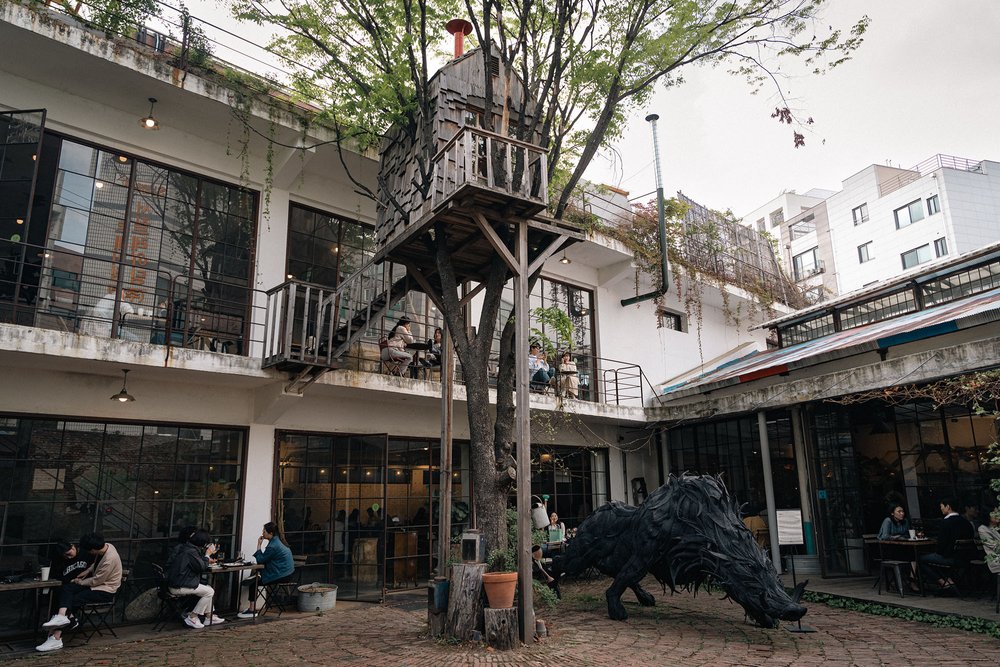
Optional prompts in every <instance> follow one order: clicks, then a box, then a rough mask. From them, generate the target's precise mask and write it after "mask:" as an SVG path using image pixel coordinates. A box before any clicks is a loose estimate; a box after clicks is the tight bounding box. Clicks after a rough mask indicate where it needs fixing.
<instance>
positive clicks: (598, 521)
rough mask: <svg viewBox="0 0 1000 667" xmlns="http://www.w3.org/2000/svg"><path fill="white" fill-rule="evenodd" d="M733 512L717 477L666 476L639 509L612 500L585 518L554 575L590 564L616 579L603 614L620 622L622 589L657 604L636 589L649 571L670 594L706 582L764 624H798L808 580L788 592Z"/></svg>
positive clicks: (735, 509)
mask: <svg viewBox="0 0 1000 667" xmlns="http://www.w3.org/2000/svg"><path fill="white" fill-rule="evenodd" d="M738 509H739V508H738V507H737V505H736V502H735V501H734V500H733V499H732V498H730V496H729V493H728V492H727V491H726V487H725V485H724V484H723V483H722V479H721V478H720V477H712V476H708V475H703V476H697V475H687V474H684V475H682V476H680V477H675V476H674V475H671V476H670V478H669V479H668V480H667V483H666V484H664V485H663V486H661V487H660V488H659V489H657V490H656V491H654V492H653V493H652V494H651V495H650V496H649V498H647V499H646V501H645V502H644V503H642V505H640V506H639V507H633V506H632V505H626V504H625V503H622V502H618V501H615V502H611V503H609V504H607V505H604V506H603V507H601V508H599V509H598V510H597V511H596V512H594V513H593V514H591V515H590V516H589V517H587V518H586V519H585V520H584V521H583V523H581V524H580V527H579V528H578V529H577V532H576V537H575V538H573V539H572V540H570V541H569V542H568V543H567V545H566V552H565V554H564V555H563V556H562V557H557V558H556V559H555V561H554V563H553V570H554V572H555V573H563V574H569V575H574V574H580V573H581V572H584V571H585V570H586V569H587V568H589V567H595V568H597V569H598V570H599V571H600V572H602V573H603V574H605V575H607V576H610V577H614V583H612V584H611V587H610V588H608V590H607V592H606V597H607V599H608V616H610V617H611V618H612V619H614V620H617V621H623V620H625V619H626V618H628V612H626V611H625V606H624V605H623V604H622V601H621V596H622V593H624V592H625V589H626V588H631V589H632V591H633V592H634V593H635V596H636V597H637V598H638V599H639V603H640V604H641V605H643V606H646V607H650V606H653V605H654V604H655V603H656V601H655V600H654V598H653V596H652V595H650V594H649V593H648V592H647V591H645V590H644V589H643V588H642V587H641V585H640V582H641V581H642V579H643V577H645V576H646V574H647V573H649V574H652V575H653V576H654V577H656V579H657V580H658V581H659V582H660V584H662V585H663V586H664V590H666V587H667V586H669V587H670V590H671V591H672V592H677V590H678V589H685V590H692V589H693V590H695V591H697V590H698V588H699V587H700V586H702V585H704V584H705V583H706V582H709V581H710V582H711V583H713V584H714V585H717V586H720V587H721V588H722V589H723V590H725V591H726V595H727V597H729V598H730V599H732V600H735V601H736V602H737V603H738V604H739V605H740V606H742V607H743V609H744V610H746V613H747V615H748V616H749V617H750V618H752V619H753V620H754V621H755V622H756V623H757V624H758V625H760V626H762V627H767V628H772V627H776V625H777V623H778V620H779V619H780V620H786V621H797V620H799V619H800V618H802V616H803V615H804V614H805V613H806V609H805V607H803V606H802V605H800V604H799V603H798V601H799V598H800V597H801V595H802V591H803V590H804V589H805V584H806V582H803V583H801V584H800V585H799V586H798V587H797V588H796V590H795V591H794V592H793V594H792V596H789V595H788V594H787V593H786V592H785V589H784V588H783V587H782V585H781V583H780V582H779V581H778V577H777V574H776V573H775V570H774V567H773V566H772V565H771V562H770V560H769V559H768V558H767V555H766V554H765V553H764V551H763V550H762V549H761V548H760V547H759V546H758V545H757V543H756V541H754V536H753V534H752V533H751V532H750V531H749V530H748V529H747V527H746V526H745V525H744V524H743V522H742V521H741V520H740V515H739V511H738Z"/></svg>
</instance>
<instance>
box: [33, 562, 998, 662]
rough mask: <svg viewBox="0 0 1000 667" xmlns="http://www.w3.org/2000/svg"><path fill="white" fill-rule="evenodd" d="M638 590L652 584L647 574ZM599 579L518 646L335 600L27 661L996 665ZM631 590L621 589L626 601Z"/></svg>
mask: <svg viewBox="0 0 1000 667" xmlns="http://www.w3.org/2000/svg"><path fill="white" fill-rule="evenodd" d="M646 583H647V586H646V588H647V590H650V591H658V590H659V588H658V586H657V584H656V582H655V581H653V582H646ZM605 585H606V582H602V581H595V582H584V583H572V582H571V583H567V584H566V585H565V586H564V600H563V602H562V603H561V604H560V606H559V608H558V609H556V610H553V611H546V612H544V613H540V614H539V617H541V618H544V619H545V620H546V621H547V623H548V627H549V630H550V633H551V635H550V637H549V638H547V639H545V640H543V641H541V642H539V643H534V644H532V645H531V646H527V647H524V648H522V649H521V650H518V651H511V652H506V653H498V652H493V651H490V650H488V649H486V648H483V647H482V646H479V645H460V646H452V645H448V644H445V643H443V642H438V641H435V640H431V639H430V638H428V637H427V635H426V634H425V622H424V621H425V617H426V612H424V611H413V610H412V609H413V608H414V606H415V605H413V604H409V605H393V604H391V603H390V604H388V605H382V606H378V605H350V606H347V605H339V606H338V609H336V610H335V611H334V612H332V613H328V614H326V615H324V616H301V617H298V618H294V619H288V620H285V619H282V620H281V621H275V622H267V623H258V624H256V625H253V624H250V623H233V624H232V625H227V626H222V627H220V628H215V629H207V630H203V631H195V630H187V631H179V632H177V633H171V634H163V635H157V636H154V637H152V638H150V639H146V640H140V641H127V642H123V643H119V644H114V645H104V646H95V645H91V646H90V647H86V648H84V647H75V648H67V649H64V650H63V651H61V652H59V653H58V654H56V655H47V656H42V655H37V656H35V655H33V656H28V657H25V658H22V659H21V660H20V661H19V662H23V663H26V664H53V663H55V662H56V661H57V660H58V661H59V662H61V663H63V664H69V663H72V664H86V665H184V666H185V667H191V666H192V665H193V666H195V667H213V666H216V665H218V666H222V667H243V666H250V667H253V666H265V665H266V666H267V667H272V666H273V665H298V664H315V665H366V666H367V665H399V666H407V667H417V666H420V665H427V666H431V665H433V666H434V667H445V666H450V665H456V666H457V665H491V666H503V665H654V664H655V665H685V666H687V665H712V666H713V667H714V666H723V665H796V666H807V667H808V666H809V665H892V666H893V667H902V666H905V665H934V666H935V667H949V666H952V665H954V666H959V665H997V664H1000V640H997V639H992V638H989V637H985V636H983V635H976V634H970V633H967V632H963V631H960V630H949V629H941V628H935V627H932V626H929V625H926V624H920V623H912V622H909V621H900V620H895V619H887V618H881V617H874V616H867V615H862V614H857V613H854V612H849V611H842V610H837V609H830V608H827V607H825V606H822V605H812V606H811V607H810V610H809V613H808V614H807V615H806V617H805V619H804V621H806V622H808V624H809V625H811V626H813V627H815V628H816V629H817V632H816V633H814V634H791V633H789V632H787V631H785V630H762V629H760V628H756V627H753V626H752V625H749V624H748V623H746V622H745V621H744V619H743V611H742V609H741V608H740V607H738V606H736V605H735V604H732V603H730V602H728V601H723V600H721V599H720V597H718V596H710V595H706V594H705V593H701V594H699V595H698V596H697V597H695V596H693V595H690V594H680V595H676V596H672V597H671V596H664V595H657V598H658V605H657V606H656V607H654V608H646V609H643V608H640V607H638V606H637V605H635V604H628V605H627V606H628V609H629V613H630V615H631V616H630V619H629V620H628V621H627V622H625V623H618V622H615V621H611V620H609V619H608V618H607V615H606V611H605V605H604V596H603V589H604V586H605ZM630 596H631V594H630V593H627V594H626V600H628V599H629V598H630Z"/></svg>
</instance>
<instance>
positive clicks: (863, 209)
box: [851, 203, 868, 226]
mask: <svg viewBox="0 0 1000 667" xmlns="http://www.w3.org/2000/svg"><path fill="white" fill-rule="evenodd" d="M851 217H852V218H854V224H855V226H857V225H860V224H862V223H865V222H868V204H867V203H864V204H862V205H861V206H855V207H854V208H853V209H851Z"/></svg>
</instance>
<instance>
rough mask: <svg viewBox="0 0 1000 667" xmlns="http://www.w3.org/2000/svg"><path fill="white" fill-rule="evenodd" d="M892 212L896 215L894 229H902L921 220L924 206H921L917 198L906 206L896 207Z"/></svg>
mask: <svg viewBox="0 0 1000 667" xmlns="http://www.w3.org/2000/svg"><path fill="white" fill-rule="evenodd" d="M892 214H893V215H894V216H896V229H902V228H903V227H909V226H910V225H912V224H913V223H914V222H918V221H920V220H923V219H924V207H923V206H921V204H920V200H919V199H915V200H913V201H911V202H910V203H909V204H907V205H906V206H901V207H899V208H897V209H896V210H895V211H893V212H892Z"/></svg>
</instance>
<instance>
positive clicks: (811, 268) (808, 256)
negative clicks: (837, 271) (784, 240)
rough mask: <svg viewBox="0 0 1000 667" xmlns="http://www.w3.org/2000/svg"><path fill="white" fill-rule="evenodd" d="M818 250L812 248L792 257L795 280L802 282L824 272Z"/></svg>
mask: <svg viewBox="0 0 1000 667" xmlns="http://www.w3.org/2000/svg"><path fill="white" fill-rule="evenodd" d="M817 249H818V247H817V248H811V249H809V250H806V251H805V252H803V253H801V254H798V255H795V256H794V257H792V269H793V270H794V272H795V279H796V280H802V279H803V278H808V277H809V276H812V275H816V274H817V273H820V272H822V271H823V262H821V261H820V260H819V258H818V257H817V252H816V251H817Z"/></svg>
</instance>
